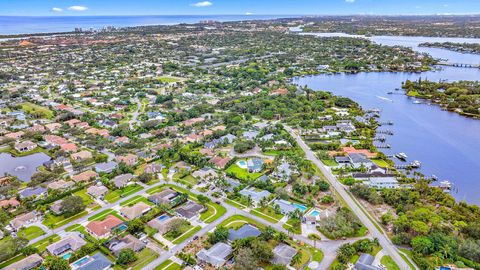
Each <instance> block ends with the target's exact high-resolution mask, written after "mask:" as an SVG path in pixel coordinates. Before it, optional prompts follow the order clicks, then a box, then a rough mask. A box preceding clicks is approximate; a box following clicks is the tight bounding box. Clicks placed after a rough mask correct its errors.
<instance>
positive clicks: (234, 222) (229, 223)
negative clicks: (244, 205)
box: [218, 215, 265, 230]
mask: <svg viewBox="0 0 480 270" xmlns="http://www.w3.org/2000/svg"><path fill="white" fill-rule="evenodd" d="M247 223H249V224H252V225H255V226H256V227H257V228H259V229H262V228H264V227H265V226H264V225H263V224H262V223H259V222H257V221H256V220H253V219H251V218H248V217H244V216H242V215H233V216H231V217H229V218H227V219H225V220H224V221H223V222H222V223H220V224H219V225H218V227H220V226H223V227H226V228H228V229H234V230H236V229H238V228H240V227H242V226H243V225H244V224H247Z"/></svg>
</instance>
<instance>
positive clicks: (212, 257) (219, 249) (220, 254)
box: [197, 242, 233, 268]
mask: <svg viewBox="0 0 480 270" xmlns="http://www.w3.org/2000/svg"><path fill="white" fill-rule="evenodd" d="M232 251H233V249H232V247H231V246H230V245H228V244H225V243H222V242H218V243H216V244H215V245H213V246H212V247H211V248H210V249H209V250H206V249H202V250H200V252H198V253H197V258H198V259H199V260H200V261H203V262H206V263H209V264H211V265H213V266H214V267H215V268H220V267H221V266H222V265H223V264H225V262H226V261H227V259H228V257H229V256H230V255H231V254H232Z"/></svg>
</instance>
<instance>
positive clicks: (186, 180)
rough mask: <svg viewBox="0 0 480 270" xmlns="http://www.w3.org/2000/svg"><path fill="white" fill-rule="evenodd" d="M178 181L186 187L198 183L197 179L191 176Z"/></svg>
mask: <svg viewBox="0 0 480 270" xmlns="http://www.w3.org/2000/svg"><path fill="white" fill-rule="evenodd" d="M177 181H179V182H182V183H183V184H185V185H192V186H195V185H196V184H197V183H198V181H197V179H195V177H193V176H192V175H190V174H189V175H187V176H185V177H183V178H180V179H178V180H177Z"/></svg>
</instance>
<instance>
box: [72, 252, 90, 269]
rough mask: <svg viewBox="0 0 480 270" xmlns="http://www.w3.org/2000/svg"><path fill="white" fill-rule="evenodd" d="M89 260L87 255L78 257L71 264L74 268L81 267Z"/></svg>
mask: <svg viewBox="0 0 480 270" xmlns="http://www.w3.org/2000/svg"><path fill="white" fill-rule="evenodd" d="M89 260H90V256H88V255H87V256H85V257H83V258H81V259H79V260H78V261H76V262H74V263H72V266H74V267H75V268H79V267H81V266H82V265H84V264H86V263H88V262H89Z"/></svg>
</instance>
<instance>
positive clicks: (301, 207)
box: [292, 203, 307, 212]
mask: <svg viewBox="0 0 480 270" xmlns="http://www.w3.org/2000/svg"><path fill="white" fill-rule="evenodd" d="M292 205H293V206H295V207H296V208H298V209H300V211H302V212H305V210H307V207H306V206H305V205H301V204H298V203H292Z"/></svg>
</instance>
